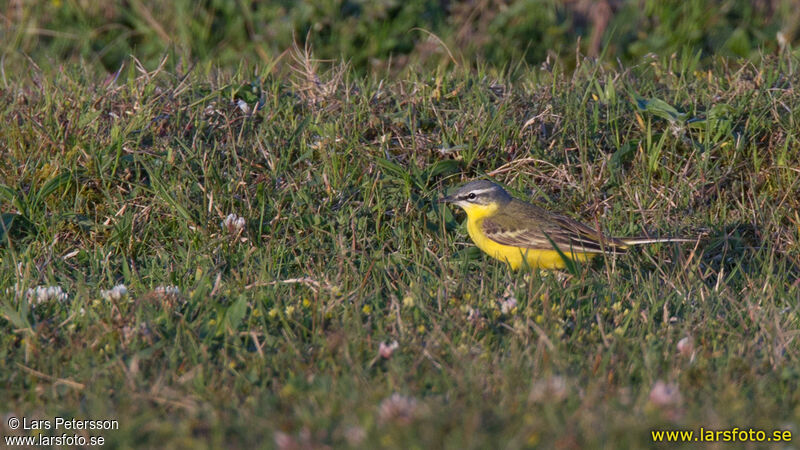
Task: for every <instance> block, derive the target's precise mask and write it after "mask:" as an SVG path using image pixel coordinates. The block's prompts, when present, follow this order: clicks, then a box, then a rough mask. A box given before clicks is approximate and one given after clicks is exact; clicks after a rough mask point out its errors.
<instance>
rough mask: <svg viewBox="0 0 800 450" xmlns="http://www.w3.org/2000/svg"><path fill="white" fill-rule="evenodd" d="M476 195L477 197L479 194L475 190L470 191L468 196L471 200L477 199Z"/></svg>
mask: <svg viewBox="0 0 800 450" xmlns="http://www.w3.org/2000/svg"><path fill="white" fill-rule="evenodd" d="M475 197H477V196H476V195H475V193H474V192H470V193H469V195H467V198H468V199H469V200H475Z"/></svg>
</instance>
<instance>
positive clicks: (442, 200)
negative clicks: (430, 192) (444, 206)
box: [439, 195, 455, 203]
mask: <svg viewBox="0 0 800 450" xmlns="http://www.w3.org/2000/svg"><path fill="white" fill-rule="evenodd" d="M454 200H455V197H453V196H452V195H448V196H446V197H442V198H440V199H439V203H453V201H454Z"/></svg>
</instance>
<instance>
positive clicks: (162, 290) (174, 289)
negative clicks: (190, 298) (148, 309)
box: [154, 286, 181, 296]
mask: <svg viewBox="0 0 800 450" xmlns="http://www.w3.org/2000/svg"><path fill="white" fill-rule="evenodd" d="M154 291H155V293H156V294H158V295H164V296H168V295H171V296H178V295H181V290H180V288H179V287H178V286H158V287H156V288H155V289H154Z"/></svg>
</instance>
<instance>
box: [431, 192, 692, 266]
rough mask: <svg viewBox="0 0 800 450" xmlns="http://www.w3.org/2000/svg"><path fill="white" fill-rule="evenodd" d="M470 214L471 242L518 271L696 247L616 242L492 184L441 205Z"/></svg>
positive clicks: (446, 199)
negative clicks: (635, 249) (642, 249)
mask: <svg viewBox="0 0 800 450" xmlns="http://www.w3.org/2000/svg"><path fill="white" fill-rule="evenodd" d="M439 202H440V203H452V204H454V205H456V206H459V207H461V209H463V210H464V211H466V213H467V231H468V232H469V237H471V238H472V241H473V242H475V245H477V246H478V248H480V249H481V250H483V251H484V252H485V253H486V254H488V255H489V256H491V257H493V258H496V259H499V260H500V261H505V262H507V263H508V264H509V265H510V266H511V268H512V269H515V270H516V269H518V268H519V267H520V266H522V265H523V263H527V264H528V266H530V267H531V268H540V269H562V268H564V267H566V262H565V261H564V258H562V256H561V254H559V252H558V251H556V250H555V248H554V247H558V250H560V252H561V253H562V254H563V255H565V256H566V257H568V258H570V259H573V260H577V261H581V262H583V261H588V260H589V259H591V258H593V257H595V256H597V255H598V254H601V253H621V252H624V251H625V250H626V249H627V248H628V247H629V246H631V245H637V244H651V243H655V242H694V241H693V240H692V239H681V238H656V239H652V238H647V237H636V238H615V237H608V236H604V235H603V234H602V233H601V232H599V231H598V230H595V229H593V228H591V227H589V226H587V225H584V224H582V223H580V222H578V221H576V220H573V219H570V218H569V217H566V216H562V215H559V214H555V213H552V212H550V211H547V210H545V209H542V208H540V207H538V206H535V205H532V204H530V203H527V202H524V201H522V200H518V199H516V198H514V197H512V196H511V195H510V194H509V193H508V192H506V191H505V189H503V188H502V187H500V186H499V185H497V184H495V183H492V182H491V181H487V180H477V181H472V182H469V183H467V184H465V185H464V186H462V187H460V188H459V189H458V190H457V191H456V192H454V193H453V194H452V195H449V196H447V197H444V198H442V199H441V200H439Z"/></svg>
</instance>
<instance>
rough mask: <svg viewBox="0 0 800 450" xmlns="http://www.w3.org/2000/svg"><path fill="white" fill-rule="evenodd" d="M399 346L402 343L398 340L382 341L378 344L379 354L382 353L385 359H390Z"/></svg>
mask: <svg viewBox="0 0 800 450" xmlns="http://www.w3.org/2000/svg"><path fill="white" fill-rule="evenodd" d="M399 346H400V345H399V344H398V343H397V341H392V342H391V344H387V343H385V342H381V343H380V345H379V346H378V354H379V355H381V358H383V359H389V358H391V357H392V353H394V351H395V350H397V348H398V347H399Z"/></svg>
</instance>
